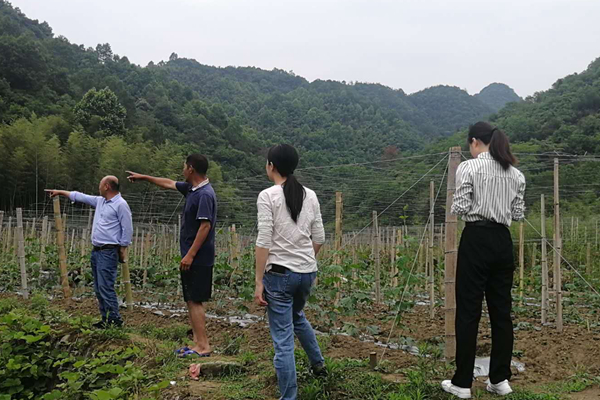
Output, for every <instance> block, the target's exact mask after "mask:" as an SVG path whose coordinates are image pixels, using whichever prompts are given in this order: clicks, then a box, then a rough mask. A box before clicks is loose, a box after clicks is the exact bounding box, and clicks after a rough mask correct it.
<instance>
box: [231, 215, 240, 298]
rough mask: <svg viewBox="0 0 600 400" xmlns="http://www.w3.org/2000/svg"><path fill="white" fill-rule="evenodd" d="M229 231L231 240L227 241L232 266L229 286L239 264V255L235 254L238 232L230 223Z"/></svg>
mask: <svg viewBox="0 0 600 400" xmlns="http://www.w3.org/2000/svg"><path fill="white" fill-rule="evenodd" d="M229 232H230V236H231V240H230V241H229V258H230V260H231V266H232V267H233V270H232V271H231V277H230V278H229V286H231V285H232V284H233V278H234V277H235V273H236V272H237V270H238V268H239V266H240V262H239V255H238V254H237V249H238V246H237V243H238V234H237V231H236V227H235V224H233V225H231V228H229Z"/></svg>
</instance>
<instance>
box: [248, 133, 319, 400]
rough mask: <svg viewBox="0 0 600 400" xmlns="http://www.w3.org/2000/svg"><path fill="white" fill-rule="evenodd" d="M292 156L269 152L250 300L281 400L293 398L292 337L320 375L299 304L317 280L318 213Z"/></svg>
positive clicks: (289, 151) (284, 149) (284, 150)
mask: <svg viewBox="0 0 600 400" xmlns="http://www.w3.org/2000/svg"><path fill="white" fill-rule="evenodd" d="M298 159H299V157H298V152H297V151H296V149H294V148H293V147H292V146H289V145H285V144H282V145H278V146H274V147H272V148H271V149H270V150H269V153H268V156H267V166H266V170H267V176H268V177H269V180H271V181H272V182H273V183H274V186H272V187H270V188H269V189H266V190H263V191H262V192H261V193H260V194H259V196H258V201H257V206H258V238H257V240H256V291H255V294H254V298H255V301H256V303H257V304H258V305H261V306H266V307H267V310H268V315H269V328H270V331H271V338H272V339H273V347H274V348H275V358H274V360H273V363H274V365H275V370H276V372H277V379H278V383H279V390H280V392H281V399H282V400H295V399H296V398H297V393H298V385H297V379H296V362H295V359H294V333H295V334H296V336H297V337H298V340H299V341H300V344H301V345H302V347H303V348H304V350H305V351H306V354H307V355H308V358H309V360H310V363H311V365H312V369H313V373H314V374H315V375H317V376H318V375H322V374H324V373H325V371H326V370H325V367H324V359H323V355H322V354H321V349H320V348H319V345H318V343H317V339H316V336H315V332H314V330H313V329H312V327H311V325H310V323H309V322H308V320H307V319H306V316H305V315H304V311H302V310H303V308H304V305H305V304H306V300H307V299H308V297H309V295H310V290H311V288H312V285H313V283H314V281H315V278H316V276H317V260H316V255H317V253H318V252H319V249H320V248H321V245H322V244H323V243H324V242H325V231H324V229H323V221H322V219H321V209H320V206H319V201H318V199H317V196H316V194H315V192H313V191H312V190H310V189H308V188H306V187H304V186H302V185H301V184H300V183H299V182H298V180H297V179H296V177H295V176H294V170H295V169H296V167H297V166H298Z"/></svg>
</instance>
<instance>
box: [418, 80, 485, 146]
mask: <svg viewBox="0 0 600 400" xmlns="http://www.w3.org/2000/svg"><path fill="white" fill-rule="evenodd" d="M409 98H410V101H411V102H412V103H413V104H414V105H415V107H417V108H418V109H420V110H422V111H423V112H424V113H425V114H426V115H427V117H428V119H429V120H430V121H431V123H432V124H433V125H434V127H435V129H436V131H437V132H439V133H441V134H442V135H444V136H447V135H450V134H452V133H454V132H456V131H457V130H459V129H461V128H464V127H465V126H467V125H468V124H471V123H474V122H477V121H480V120H482V119H485V118H486V117H488V116H489V115H490V114H492V112H493V110H492V108H491V107H489V106H487V105H486V104H484V103H482V102H481V101H480V100H478V99H477V98H476V97H473V96H471V95H469V93H467V92H465V91H464V90H462V89H459V88H457V87H453V86H435V87H432V88H428V89H425V90H422V91H420V92H417V93H414V94H412V95H410V97H409Z"/></svg>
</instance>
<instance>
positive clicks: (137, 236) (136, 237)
mask: <svg viewBox="0 0 600 400" xmlns="http://www.w3.org/2000/svg"><path fill="white" fill-rule="evenodd" d="M139 229H140V228H139V227H137V226H136V227H135V239H133V258H137V248H138V241H139V237H140V232H139Z"/></svg>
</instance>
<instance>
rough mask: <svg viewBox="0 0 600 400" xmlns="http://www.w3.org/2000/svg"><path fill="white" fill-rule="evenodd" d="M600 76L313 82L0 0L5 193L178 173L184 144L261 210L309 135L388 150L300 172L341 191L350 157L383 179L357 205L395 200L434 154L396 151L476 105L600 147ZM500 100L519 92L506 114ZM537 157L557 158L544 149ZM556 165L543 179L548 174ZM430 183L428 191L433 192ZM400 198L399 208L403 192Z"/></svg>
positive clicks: (451, 138) (225, 188)
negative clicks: (86, 27)
mask: <svg viewBox="0 0 600 400" xmlns="http://www.w3.org/2000/svg"><path fill="white" fill-rule="evenodd" d="M599 88H600V61H598V60H596V61H595V62H594V63H592V64H591V65H590V67H589V68H588V69H587V70H586V71H584V72H583V73H581V74H574V75H572V76H569V77H566V78H564V79H561V80H559V81H558V82H557V83H555V84H554V86H553V87H552V88H551V89H550V90H548V91H547V92H541V93H537V94H536V95H535V96H533V97H530V98H527V99H526V100H525V101H522V102H516V101H515V102H510V99H511V98H512V99H515V98H514V96H511V93H512V94H514V92H512V90H511V89H510V88H507V87H505V86H503V85H501V84H493V85H490V87H488V88H486V89H484V90H482V92H481V93H480V94H478V95H476V96H470V95H469V94H468V93H466V92H465V91H463V90H460V89H459V88H456V87H449V86H438V87H433V88H429V89H425V90H423V91H421V92H418V93H415V94H412V95H406V93H404V92H403V91H402V90H394V89H391V88H389V87H385V86H383V85H378V84H366V83H346V82H335V81H321V80H317V81H314V82H308V81H307V80H306V79H304V78H302V77H299V76H296V75H295V74H293V73H290V72H286V71H283V70H278V69H274V70H272V71H265V70H261V69H258V68H252V67H246V68H233V67H227V68H217V67H212V66H207V65H202V64H200V63H198V62H197V61H195V60H190V59H186V58H180V57H178V56H177V55H176V54H172V55H171V57H170V58H169V60H168V61H166V62H163V61H161V62H159V63H156V64H155V63H150V64H149V65H148V66H146V67H140V66H138V65H135V64H132V63H131V62H129V60H128V59H127V57H124V56H119V55H116V54H114V53H113V52H112V49H111V47H110V45H109V44H100V45H98V46H96V48H85V47H84V46H80V45H76V44H72V43H70V42H69V41H68V40H67V39H66V38H64V37H60V36H59V37H56V36H54V34H53V32H52V29H51V28H50V27H49V26H48V24H47V23H45V22H44V23H40V22H38V21H33V20H30V19H28V18H27V17H26V16H25V15H24V14H22V13H21V12H20V11H19V10H18V9H16V8H13V7H12V5H11V4H10V3H8V2H6V1H4V0H0V123H1V124H0V179H2V181H3V182H4V184H5V190H4V191H2V193H0V209H10V208H13V207H15V206H19V205H23V206H28V205H30V204H32V203H34V202H36V201H38V202H41V199H40V197H41V195H40V193H42V192H41V190H42V189H43V188H45V187H50V186H58V187H66V188H69V189H77V190H83V191H88V192H94V191H96V190H97V181H98V179H99V178H100V177H101V176H103V175H105V174H108V173H116V174H117V175H118V176H119V177H120V178H122V179H123V178H124V171H125V170H126V169H131V170H138V171H141V172H147V173H150V174H156V175H162V176H170V177H173V178H175V177H177V176H178V175H179V173H180V168H181V160H182V158H183V157H184V155H185V154H188V153H190V152H194V151H198V152H202V153H205V154H207V155H208V156H209V158H210V159H211V161H212V164H211V180H212V181H213V183H214V184H215V187H216V188H217V191H218V194H219V197H220V199H221V200H222V207H221V208H220V212H221V213H222V214H223V215H224V216H226V217H225V218H226V219H227V220H229V221H236V220H238V221H239V220H240V218H241V217H240V216H241V215H243V217H244V218H245V219H244V221H249V220H251V219H253V218H254V215H253V207H254V204H253V202H254V198H255V194H256V192H257V191H258V190H259V189H260V188H263V187H265V186H266V184H267V183H266V182H265V181H264V178H262V174H263V173H264V153H265V151H266V149H267V148H268V147H269V146H270V145H272V144H275V143H280V142H288V143H291V144H293V145H295V146H297V147H298V149H299V150H300V152H301V154H302V160H301V167H319V166H321V167H322V166H331V165H339V164H347V163H357V164H360V163H364V162H373V161H378V162H379V161H384V162H385V164H384V165H385V166H386V168H387V169H384V168H379V169H377V168H372V169H370V170H369V171H368V172H366V171H365V170H364V169H363V168H351V167H346V168H344V169H339V170H334V169H328V170H327V172H328V173H327V174H323V175H318V174H317V173H313V174H312V175H310V174H307V175H306V176H305V177H303V178H304V179H306V181H307V184H310V185H312V186H314V187H315V188H327V189H328V190H329V191H331V190H334V189H333V186H332V182H331V177H332V176H334V174H335V173H338V172H339V176H340V182H343V184H342V183H339V184H337V183H336V184H335V190H338V189H339V190H343V189H344V188H347V189H348V191H352V190H353V189H356V188H358V186H357V185H366V183H359V182H369V184H375V183H376V182H380V183H381V185H382V187H381V188H380V189H381V192H380V194H378V195H377V196H375V195H374V194H372V195H368V196H365V195H364V192H363V191H362V190H359V191H357V193H358V194H357V195H356V196H355V197H354V198H351V197H350V196H349V197H348V198H347V199H346V200H347V203H346V204H347V205H348V207H349V209H351V210H353V213H354V214H355V215H356V216H357V218H358V216H361V215H362V216H364V215H370V212H371V211H372V210H376V209H382V208H383V207H384V206H386V205H387V204H389V203H390V202H391V201H392V200H393V198H390V199H388V198H387V197H385V196H388V197H389V196H394V195H396V193H402V192H403V191H404V190H406V188H407V184H409V183H410V182H413V181H414V179H415V177H420V176H421V175H422V173H423V172H425V171H427V170H428V169H429V168H431V167H432V166H433V164H435V162H436V161H435V160H433V159H430V158H427V157H423V158H417V159H415V161H414V162H411V163H410V166H409V168H408V169H406V167H407V166H406V164H403V165H400V164H398V163H394V162H392V161H393V160H394V159H395V158H398V157H400V156H409V155H417V156H418V155H419V154H429V153H434V152H436V153H437V152H443V151H447V149H448V147H449V146H451V145H456V144H460V145H464V143H465V139H464V138H465V132H464V130H463V129H464V128H465V127H466V126H467V125H468V124H470V123H472V122H475V121H477V120H479V119H485V118H490V119H491V120H492V122H493V123H495V124H497V125H498V126H500V127H502V128H503V129H505V130H506V132H507V133H508V134H509V135H510V136H511V140H512V142H513V143H514V146H515V149H516V150H518V151H521V152H526V153H528V154H530V153H542V152H549V151H556V150H558V151H567V152H578V153H583V152H586V151H587V152H593V153H597V152H598V151H600V111H599V110H600V89H599ZM502 101H509V103H508V104H507V105H506V107H504V108H502V109H501V110H500V111H498V112H497V113H496V114H493V113H494V112H495V111H497V108H498V107H499V104H500V103H501V102H502ZM457 132H458V133H457ZM532 162H534V163H536V162H539V165H541V166H542V165H543V166H544V168H545V167H547V166H546V165H545V164H544V163H546V164H547V160H542V159H540V160H537V159H534V160H533V161H532ZM432 163H433V164H432ZM546 172H547V171H546ZM546 172H544V174H546V175H544V176H543V177H541V176H542V175H539V176H536V175H531V177H532V181H533V182H536V179H540V180H539V182H543V183H544V184H546V183H547V182H546V181H547V178H548V176H547V173H546ZM596 175H597V174H596ZM576 176H578V175H577V174H575V175H572V176H571V177H576ZM255 177H258V178H255ZM581 179H583V178H581ZM585 179H587V178H585ZM425 183H426V182H425ZM124 189H125V190H126V191H127V192H128V193H131V194H132V195H136V196H138V198H139V200H138V201H139V206H140V207H145V208H143V210H144V211H145V212H151V211H152V212H153V213H156V215H157V216H158V215H162V214H163V213H165V212H166V213H168V214H170V212H169V211H165V210H166V209H168V208H169V205H167V206H164V205H163V206H161V208H160V209H158V208H156V207H157V205H156V204H155V203H153V202H150V204H146V203H147V199H148V197H147V192H148V190H149V189H148V188H147V187H145V186H140V185H134V186H130V185H129V186H128V185H127V183H124ZM363 189H364V188H363ZM369 190H372V188H371V187H369ZM419 190H421V189H419ZM427 190H428V189H427V188H423V190H422V193H420V194H416V195H415V196H417V198H419V199H421V200H422V199H425V200H426V198H427V194H426V192H427ZM378 193H379V192H378ZM42 194H43V193H42ZM152 196H154V194H153V195H152ZM381 196H384V197H385V198H383V197H381ZM330 197H331V198H333V197H332V196H330ZM152 198H154V197H152ZM328 198H329V197H328ZM414 198H415V197H413V198H412V199H414ZM425 200H424V201H423V204H420V203H419V205H417V204H416V203H414V202H413V203H411V204H410V206H411V207H417V208H418V210H417V209H415V210H412V211H411V214H414V215H417V214H418V215H425V214H426V212H427V211H426V210H427V204H426V203H427V201H425ZM328 201H329V200H328ZM153 204H154V205H153ZM162 204H164V203H162ZM407 204H408V203H407ZM396 205H397V206H399V207H400V209H399V210H395V209H394V210H392V213H396V215H399V214H400V213H401V212H403V211H402V207H404V205H403V204H402V202H398V203H397V204H396ZM332 206H333V205H332V204H329V203H328V204H324V210H329V209H331V207H332ZM153 207H154V208H153ZM171 208H173V207H171ZM421 208H422V209H423V210H421ZM421 211H423V212H422V213H421ZM357 221H358V220H357ZM396 222H397V221H396ZM357 223H358V222H357ZM382 223H384V222H382Z"/></svg>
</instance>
